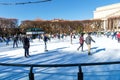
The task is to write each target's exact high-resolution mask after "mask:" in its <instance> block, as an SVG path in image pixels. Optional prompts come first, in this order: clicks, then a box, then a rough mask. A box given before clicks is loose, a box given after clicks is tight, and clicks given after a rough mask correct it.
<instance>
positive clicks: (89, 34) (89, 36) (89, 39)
mask: <svg viewBox="0 0 120 80" xmlns="http://www.w3.org/2000/svg"><path fill="white" fill-rule="evenodd" d="M92 41H93V42H94V43H95V41H94V40H93V39H92V37H91V33H88V36H87V37H86V39H85V42H86V44H87V46H88V55H91V53H90V49H91V42H92Z"/></svg>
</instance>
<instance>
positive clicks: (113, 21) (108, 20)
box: [93, 3, 120, 31]
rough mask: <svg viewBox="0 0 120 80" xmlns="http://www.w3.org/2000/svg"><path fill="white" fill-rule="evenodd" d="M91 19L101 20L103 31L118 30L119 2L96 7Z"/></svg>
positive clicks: (119, 21) (119, 22)
mask: <svg viewBox="0 0 120 80" xmlns="http://www.w3.org/2000/svg"><path fill="white" fill-rule="evenodd" d="M93 19H101V20H103V27H104V30H105V31H108V30H110V31H113V30H115V31H119V27H120V3H117V4H112V5H107V6H102V7H98V8H96V10H95V11H94V17H93Z"/></svg>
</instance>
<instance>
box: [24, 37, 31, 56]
mask: <svg viewBox="0 0 120 80" xmlns="http://www.w3.org/2000/svg"><path fill="white" fill-rule="evenodd" d="M23 48H24V50H25V57H29V56H30V55H29V48H30V42H29V39H28V38H27V36H25V37H24V38H23Z"/></svg>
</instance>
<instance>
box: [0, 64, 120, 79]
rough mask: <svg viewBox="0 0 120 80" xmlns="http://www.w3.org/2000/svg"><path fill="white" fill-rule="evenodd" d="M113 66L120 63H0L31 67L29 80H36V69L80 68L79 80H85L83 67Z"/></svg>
mask: <svg viewBox="0 0 120 80" xmlns="http://www.w3.org/2000/svg"><path fill="white" fill-rule="evenodd" d="M111 64H120V62H99V63H79V64H41V65H40V64H38V65H37V64H8V63H0V65H1V66H16V67H30V70H29V80H34V73H33V68H34V67H63V68H64V67H75V66H76V67H78V69H79V70H78V76H77V79H78V80H83V77H84V76H83V74H84V73H83V72H82V67H83V66H95V65H111Z"/></svg>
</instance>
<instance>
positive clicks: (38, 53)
mask: <svg viewBox="0 0 120 80" xmlns="http://www.w3.org/2000/svg"><path fill="white" fill-rule="evenodd" d="M92 37H93V39H94V40H95V41H96V42H95V43H92V48H91V53H92V55H90V56H89V55H88V54H87V45H86V44H84V52H81V51H80V50H79V51H77V48H78V46H79V38H78V37H77V38H76V39H73V44H70V37H67V38H66V39H64V40H58V39H52V40H51V41H49V42H48V44H47V47H48V50H49V51H48V52H45V51H44V43H43V41H42V40H40V41H39V40H38V39H35V40H33V42H31V43H30V44H31V46H30V55H31V56H30V57H29V58H25V57H24V49H23V47H22V43H19V47H18V48H13V47H12V42H10V45H8V46H6V45H5V43H0V61H1V63H14V64H15V63H17V64H69V63H70V64H74V63H95V62H112V61H119V59H120V49H119V48H120V43H118V42H117V40H115V39H113V40H112V39H111V38H106V37H105V36H101V37H96V36H92ZM119 66H120V65H118V64H116V65H101V66H85V67H82V71H83V72H84V80H113V79H114V80H120V77H119V74H120V71H119V70H120V69H119ZM116 70H117V71H116ZM104 71H105V72H104ZM109 71H111V72H109ZM77 72H78V67H65V68H63V67H62V68H54V67H52V68H49V67H45V68H34V73H35V80H77ZM28 73H29V68H28V67H11V66H9V67H6V66H0V80H28Z"/></svg>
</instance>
